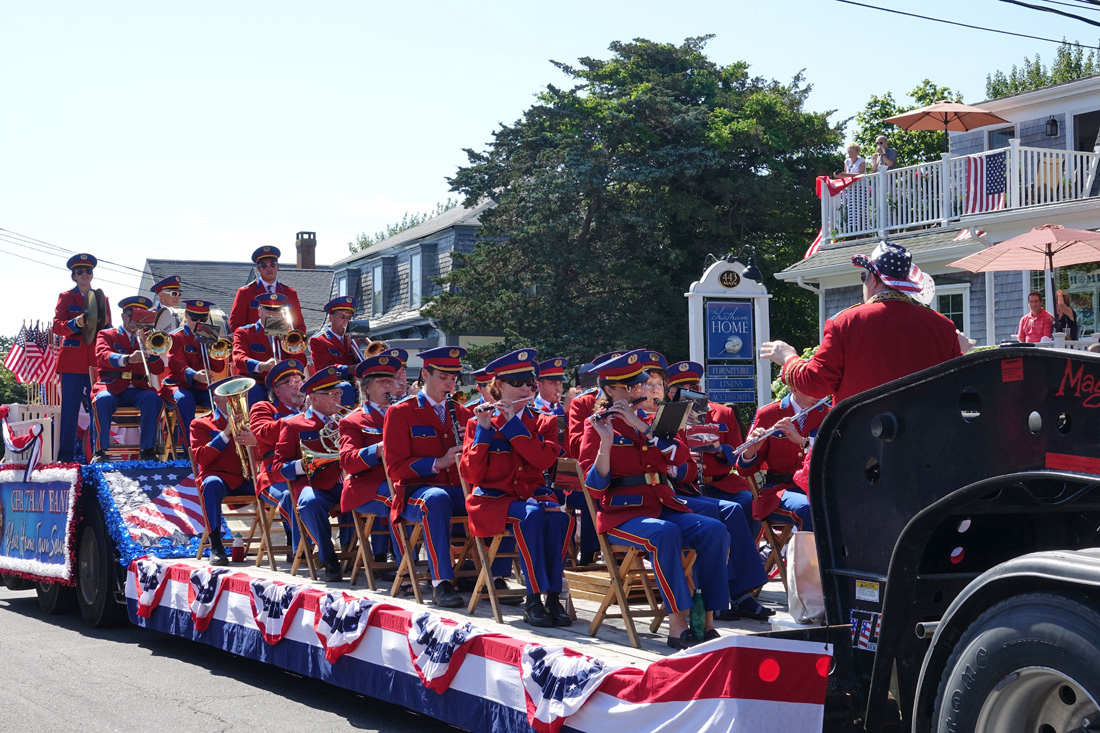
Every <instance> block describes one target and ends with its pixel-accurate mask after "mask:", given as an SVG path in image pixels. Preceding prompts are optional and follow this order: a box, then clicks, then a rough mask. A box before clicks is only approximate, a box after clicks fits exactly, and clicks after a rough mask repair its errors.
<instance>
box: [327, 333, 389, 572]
mask: <svg viewBox="0 0 1100 733" xmlns="http://www.w3.org/2000/svg"><path fill="white" fill-rule="evenodd" d="M400 366H401V362H400V361H399V360H398V359H397V358H396V357H393V356H385V355H379V356H372V357H370V358H369V359H365V360H364V361H362V362H360V363H359V364H358V365H357V366H356V367H355V378H356V379H357V380H358V381H359V392H360V394H361V395H362V404H361V405H360V406H359V407H358V408H357V409H355V410H353V411H352V412H351V414H349V415H348V416H347V417H345V418H344V419H343V420H341V421H340V467H341V468H343V469H344V491H343V493H341V494H340V511H343V512H350V511H357V512H359V513H360V514H374V515H375V516H377V517H378V518H379V521H381V522H382V523H383V524H384V523H386V522H389V517H390V487H389V484H388V483H387V482H386V471H385V469H384V468H383V467H382V456H381V455H380V453H379V450H380V449H381V447H382V423H383V421H384V420H385V416H386V411H387V410H389V408H390V406H391V405H392V404H393V402H394V401H395V400H396V398H395V397H394V396H393V395H394V392H395V391H396V390H397V380H396V379H394V375H395V374H397V369H398V368H399V367H400ZM371 542H372V552H373V553H374V559H375V561H376V562H385V560H386V550H387V549H388V542H387V540H386V538H385V537H382V536H376V537H374V538H372V539H371Z"/></svg>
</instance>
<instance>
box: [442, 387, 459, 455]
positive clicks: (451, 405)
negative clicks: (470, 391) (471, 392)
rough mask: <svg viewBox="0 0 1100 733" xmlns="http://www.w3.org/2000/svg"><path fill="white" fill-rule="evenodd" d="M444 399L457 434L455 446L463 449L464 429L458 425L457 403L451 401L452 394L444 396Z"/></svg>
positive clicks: (452, 428) (453, 428)
mask: <svg viewBox="0 0 1100 733" xmlns="http://www.w3.org/2000/svg"><path fill="white" fill-rule="evenodd" d="M443 399H444V400H446V401H447V414H448V415H450V416H451V430H453V431H454V434H455V445H457V446H458V447H459V448H461V447H462V428H461V427H459V425H458V415H456V414H455V402H454V400H452V399H451V393H450V392H447V393H446V394H444V395H443Z"/></svg>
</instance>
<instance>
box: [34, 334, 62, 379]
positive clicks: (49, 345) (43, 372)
mask: <svg viewBox="0 0 1100 733" xmlns="http://www.w3.org/2000/svg"><path fill="white" fill-rule="evenodd" d="M34 342H35V346H37V347H38V351H39V353H40V354H41V357H40V358H39V361H38V364H37V365H36V368H35V370H34V373H33V374H31V381H33V382H39V383H41V384H46V383H48V382H49V381H50V380H51V379H52V378H53V375H54V374H56V373H57V357H58V352H59V351H60V349H59V348H58V346H57V337H56V336H54V334H53V332H52V331H50V330H49V329H42V328H39V327H38V326H37V325H36V326H35V338H34Z"/></svg>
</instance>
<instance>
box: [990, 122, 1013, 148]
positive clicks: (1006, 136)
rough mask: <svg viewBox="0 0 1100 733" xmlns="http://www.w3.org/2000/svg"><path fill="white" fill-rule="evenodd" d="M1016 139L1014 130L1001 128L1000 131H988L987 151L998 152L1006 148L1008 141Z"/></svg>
mask: <svg viewBox="0 0 1100 733" xmlns="http://www.w3.org/2000/svg"><path fill="white" fill-rule="evenodd" d="M1014 137H1016V128H1014V127H1002V128H1001V129H1000V130H990V131H989V148H988V149H989V150H1000V149H1001V148H1007V147H1008V141H1009V140H1011V139H1012V138H1014Z"/></svg>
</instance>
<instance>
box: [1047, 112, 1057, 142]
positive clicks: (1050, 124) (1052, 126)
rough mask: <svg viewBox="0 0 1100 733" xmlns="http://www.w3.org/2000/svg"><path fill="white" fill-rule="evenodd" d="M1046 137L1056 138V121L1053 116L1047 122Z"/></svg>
mask: <svg viewBox="0 0 1100 733" xmlns="http://www.w3.org/2000/svg"><path fill="white" fill-rule="evenodd" d="M1047 137H1058V120H1056V119H1054V116H1053V115H1052V116H1051V118H1050V119H1049V120H1047Z"/></svg>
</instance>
